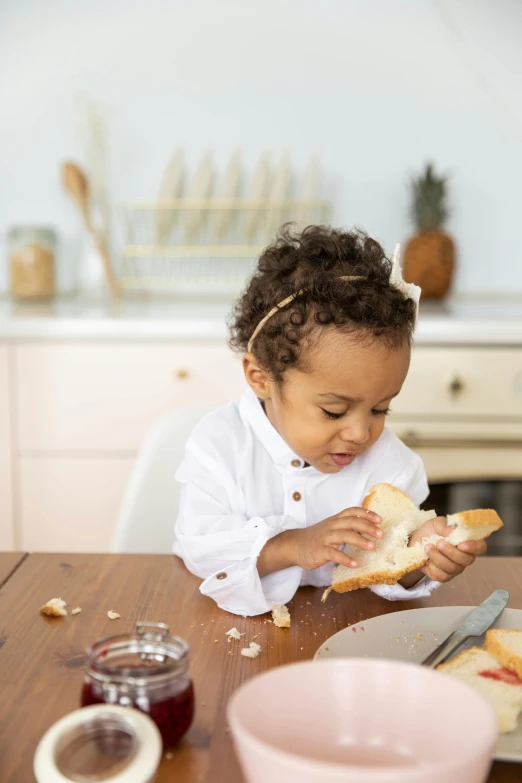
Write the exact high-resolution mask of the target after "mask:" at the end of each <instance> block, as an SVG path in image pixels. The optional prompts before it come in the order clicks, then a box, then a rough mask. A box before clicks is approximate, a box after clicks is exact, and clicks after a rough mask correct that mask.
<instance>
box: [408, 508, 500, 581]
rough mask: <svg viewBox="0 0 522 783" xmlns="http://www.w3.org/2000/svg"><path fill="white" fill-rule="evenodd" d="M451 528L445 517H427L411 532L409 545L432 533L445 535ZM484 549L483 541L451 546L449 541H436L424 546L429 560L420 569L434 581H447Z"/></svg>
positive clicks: (447, 534)
mask: <svg viewBox="0 0 522 783" xmlns="http://www.w3.org/2000/svg"><path fill="white" fill-rule="evenodd" d="M452 530H453V528H451V527H448V525H447V524H446V517H436V518H435V519H429V520H428V521H427V522H425V523H424V524H423V525H422V527H420V528H419V529H418V530H416V531H415V533H413V535H412V537H411V539H410V546H412V545H413V544H416V543H418V542H419V541H421V539H423V538H426V537H427V536H432V535H434V534H438V535H439V536H445V537H447V536H449V534H450V533H451V531H452ZM486 550H487V545H486V542H485V541H466V542H464V543H463V544H459V545H458V546H453V545H452V544H450V543H449V541H438V542H437V544H436V546H433V545H432V544H429V545H428V546H427V547H426V554H427V555H428V556H429V560H428V562H427V563H426V565H425V566H424V568H421V571H422V573H423V574H426V576H429V578H430V579H433V580H434V581H435V582H449V581H450V580H451V579H453V578H454V577H455V576H458V575H459V574H461V573H462V572H463V571H464V569H465V568H467V567H468V566H470V565H471V564H472V563H473V562H474V560H475V557H476V556H477V555H483V554H484V552H485V551H486Z"/></svg>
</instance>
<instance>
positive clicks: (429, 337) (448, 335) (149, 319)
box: [0, 295, 522, 345]
mask: <svg viewBox="0 0 522 783" xmlns="http://www.w3.org/2000/svg"><path fill="white" fill-rule="evenodd" d="M231 307H232V302H231V301H230V299H228V298H225V297H221V298H219V297H215V298H213V297H210V296H208V295H205V296H204V297H203V296H202V297H199V298H197V299H196V298H189V297H184V298H180V299H178V300H176V299H169V300H158V299H156V300H146V299H143V300H140V299H129V300H122V301H121V302H116V303H111V302H110V301H108V300H106V299H88V298H83V297H75V298H63V299H56V300H55V301H53V302H50V303H34V304H19V303H16V302H13V301H11V300H9V299H7V298H4V299H2V300H0V340H4V341H11V340H14V341H39V340H43V341H47V340H49V341H53V340H55V341H70V340H88V341H96V340H101V341H111V340H118V341H121V340H134V341H135V340H144V341H146V340H187V339H188V340H216V341H220V342H222V341H223V340H225V339H226V338H227V328H226V317H227V315H228V313H229V312H230V310H231ZM415 340H416V342H417V343H418V344H425V345H437V344H441V345H446V344H452V345H520V344H522V298H516V299H515V298H513V299H509V298H496V299H493V298H491V299H485V298H484V299H479V298H475V299H472V298H469V299H453V300H449V301H448V302H446V303H444V304H435V303H429V302H426V303H422V304H421V310H420V317H419V324H418V329H417V332H416V335H415Z"/></svg>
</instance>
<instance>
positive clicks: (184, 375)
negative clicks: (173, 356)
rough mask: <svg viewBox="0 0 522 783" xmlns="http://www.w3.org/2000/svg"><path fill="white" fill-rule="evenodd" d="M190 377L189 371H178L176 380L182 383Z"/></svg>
mask: <svg viewBox="0 0 522 783" xmlns="http://www.w3.org/2000/svg"><path fill="white" fill-rule="evenodd" d="M188 377H189V373H188V370H183V369H180V370H176V378H178V379H179V380H180V381H184V380H185V378H188Z"/></svg>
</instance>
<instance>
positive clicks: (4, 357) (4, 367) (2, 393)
mask: <svg viewBox="0 0 522 783" xmlns="http://www.w3.org/2000/svg"><path fill="white" fill-rule="evenodd" d="M10 388H11V377H10V374H9V347H8V346H7V345H2V344H0V549H13V548H14V545H15V539H14V521H13V475H12V448H13V443H12V437H11V425H12V419H11V407H12V406H11V404H10Z"/></svg>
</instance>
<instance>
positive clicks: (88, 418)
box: [0, 341, 244, 552]
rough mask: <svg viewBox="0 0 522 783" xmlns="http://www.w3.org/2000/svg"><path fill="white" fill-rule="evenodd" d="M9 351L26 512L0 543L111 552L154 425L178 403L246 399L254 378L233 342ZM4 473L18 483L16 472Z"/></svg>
mask: <svg viewBox="0 0 522 783" xmlns="http://www.w3.org/2000/svg"><path fill="white" fill-rule="evenodd" d="M9 350H10V351H11V352H12V377H11V381H10V382H11V387H12V389H13V398H14V399H13V405H12V417H13V423H14V427H13V429H14V432H15V438H14V443H13V444H12V448H13V449H14V452H15V454H16V473H17V481H16V485H15V486H16V495H17V504H16V508H17V514H16V526H15V527H16V532H15V536H14V540H13V538H10V537H9V536H8V535H7V527H5V526H4V527H5V530H4V528H3V527H2V528H0V549H2V548H3V549H5V548H11V547H12V546H13V545H14V546H16V547H18V548H21V549H23V550H26V551H27V550H29V551H34V550H37V551H57V552H66V551H80V552H86V551H91V552H99V551H107V549H108V547H109V544H110V541H111V538H112V533H113V530H114V527H115V524H116V520H117V516H118V510H119V506H120V502H121V499H122V496H123V491H124V488H125V485H126V482H127V479H128V477H129V475H130V471H131V469H132V466H133V461H134V457H135V455H136V454H137V452H138V449H139V447H140V444H141V442H142V440H143V438H144V436H145V433H146V432H147V430H148V429H149V428H150V427H151V426H152V425H153V424H154V423H155V422H156V421H157V419H158V418H159V417H161V416H163V415H165V414H167V413H169V412H170V411H172V410H175V409H183V408H192V407H207V406H208V407H213V406H215V407H217V406H219V405H223V404H225V403H226V402H229V401H230V400H233V399H237V398H238V397H239V396H240V395H241V393H242V389H243V386H244V378H243V371H242V367H241V361H240V359H239V358H238V357H237V356H236V355H235V354H234V353H232V351H230V349H229V348H228V346H227V345H226V344H225V343H224V342H223V343H221V342H210V341H209V342H198V341H186V342H168V343H167V342H140V343H129V342H122V343H116V342H112V343H85V342H77V343H76V342H69V343H65V344H59V343H47V344H45V343H34V344H14V345H12V346H11V347H10V348H9ZM0 360H1V355H0ZM0 403H1V390H0ZM4 418H5V419H6V426H7V421H8V417H7V415H6V416H5V417H4ZM1 426H2V414H1V404H0V427H1ZM7 441H8V442H9V439H7ZM0 448H1V444H0ZM0 459H1V457H0ZM0 479H1V480H3V481H5V482H6V483H9V479H8V478H7V471H3V472H2V475H1V476H0ZM172 480H174V477H173V479H172ZM0 502H2V500H0ZM6 524H7V523H6Z"/></svg>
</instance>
